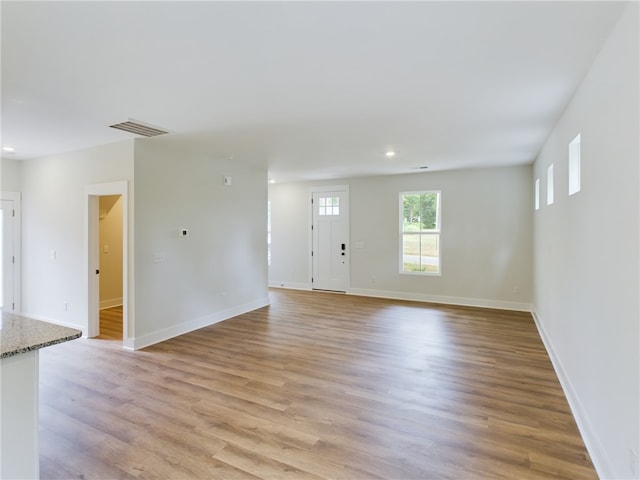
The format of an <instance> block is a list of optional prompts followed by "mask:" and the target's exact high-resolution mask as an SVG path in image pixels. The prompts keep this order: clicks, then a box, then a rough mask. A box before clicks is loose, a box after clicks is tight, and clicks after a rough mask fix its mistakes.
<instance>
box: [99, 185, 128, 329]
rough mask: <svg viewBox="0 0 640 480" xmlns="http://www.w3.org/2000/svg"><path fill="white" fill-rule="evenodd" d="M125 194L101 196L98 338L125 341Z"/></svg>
mask: <svg viewBox="0 0 640 480" xmlns="http://www.w3.org/2000/svg"><path fill="white" fill-rule="evenodd" d="M122 243H123V242H122V195H102V196H99V197H98V251H99V257H100V262H99V266H98V269H99V270H100V274H99V275H98V292H99V301H100V315H99V332H98V333H99V335H98V338H104V339H109V340H120V341H122Z"/></svg>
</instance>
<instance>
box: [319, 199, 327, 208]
mask: <svg viewBox="0 0 640 480" xmlns="http://www.w3.org/2000/svg"><path fill="white" fill-rule="evenodd" d="M318 201H319V202H320V206H321V207H324V206H325V203H324V202H325V198H324V197H320V199H319V200H318Z"/></svg>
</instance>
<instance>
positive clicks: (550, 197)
mask: <svg viewBox="0 0 640 480" xmlns="http://www.w3.org/2000/svg"><path fill="white" fill-rule="evenodd" d="M551 204H553V163H552V164H551V165H549V166H548V167H547V205H551Z"/></svg>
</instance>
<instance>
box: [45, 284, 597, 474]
mask: <svg viewBox="0 0 640 480" xmlns="http://www.w3.org/2000/svg"><path fill="white" fill-rule="evenodd" d="M270 295H271V301H272V304H271V306H269V307H265V308H262V309H260V310H257V311H255V312H251V313H248V314H245V315H241V316H239V317H236V318H234V319H231V320H227V321H225V322H222V323H219V324H216V325H213V326H210V327H207V328H204V329H201V330H198V331H196V332H193V333H190V334H187V335H183V336H181V337H178V338H175V339H173V340H170V341H167V342H163V343H161V344H158V345H155V346H152V347H149V348H146V349H144V350H141V351H137V352H129V351H125V350H122V349H121V348H120V345H121V342H117V341H104V340H99V339H82V340H76V341H73V342H68V343H65V344H61V345H56V346H53V347H50V348H46V349H43V350H42V351H41V356H40V358H41V360H40V365H41V374H40V383H41V386H40V404H41V408H40V413H41V417H40V423H41V432H40V435H41V437H40V448H41V460H40V468H41V478H43V479H56V478H58V479H70V478H85V479H92V478H96V479H111V478H169V479H189V478H203V479H216V478H221V479H236V478H242V479H245V478H264V479H306V478H308V479H322V478H324V479H377V478H383V479H456V480H459V479H558V478H567V479H594V478H597V476H596V473H595V471H594V469H593V466H592V464H591V462H590V459H589V457H588V455H587V452H586V450H585V447H584V444H583V442H582V440H581V438H580V435H579V433H578V430H577V428H576V425H575V422H574V419H573V417H572V416H571V413H570V411H569V407H568V405H567V402H566V400H565V398H564V396H563V393H562V390H561V388H560V385H559V383H558V380H557V378H556V376H555V373H554V371H553V369H552V366H551V363H550V361H549V358H548V356H547V355H546V352H545V350H544V347H543V345H542V343H541V341H540V338H539V336H538V334H537V331H536V328H535V325H534V323H533V320H532V319H531V316H530V315H529V314H525V313H514V312H504V311H497V310H487V309H474V308H464V307H449V306H438V305H430V304H422V303H411V302H400V301H391V300H382V299H373V298H364V297H355V296H346V295H339V294H331V293H320V292H299V291H288V290H278V289H276V290H272V291H271V292H270Z"/></svg>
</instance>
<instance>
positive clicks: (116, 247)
mask: <svg viewBox="0 0 640 480" xmlns="http://www.w3.org/2000/svg"><path fill="white" fill-rule="evenodd" d="M85 195H86V206H87V215H86V218H87V229H86V232H87V236H86V248H87V251H86V252H87V254H86V260H87V262H86V268H87V270H86V271H87V329H86V336H87V337H97V336H99V335H101V334H102V333H104V335H105V336H108V337H110V338H112V339H117V340H120V341H122V344H123V346H125V347H127V348H131V343H132V342H131V341H130V337H131V335H130V333H129V328H130V327H131V325H130V321H129V315H128V313H129V311H128V262H129V260H128V248H127V245H128V183H127V182H114V183H105V184H97V185H89V186H87V187H86V188H85ZM112 309H113V311H111V310H112ZM101 317H102V320H101ZM107 317H108V318H107ZM114 317H115V319H117V320H115V319H114ZM114 321H115V322H117V323H114ZM114 325H117V326H115V327H114ZM103 330H104V332H103ZM114 330H117V331H114Z"/></svg>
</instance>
